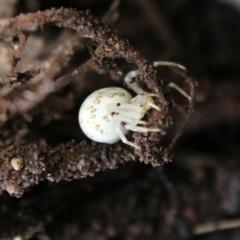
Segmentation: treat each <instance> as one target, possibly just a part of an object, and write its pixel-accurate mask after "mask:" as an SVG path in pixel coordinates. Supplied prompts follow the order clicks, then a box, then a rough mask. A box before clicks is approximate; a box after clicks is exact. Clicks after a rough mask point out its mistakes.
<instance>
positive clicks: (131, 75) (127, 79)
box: [124, 70, 143, 94]
mask: <svg viewBox="0 0 240 240" xmlns="http://www.w3.org/2000/svg"><path fill="white" fill-rule="evenodd" d="M138 75H139V70H135V71H131V72H129V73H128V74H127V75H126V76H125V78H124V81H125V83H126V84H127V85H128V86H129V87H130V88H131V89H132V90H133V91H134V92H135V93H137V94H139V93H142V92H143V90H142V89H141V88H140V87H139V86H138V85H137V83H136V81H135V80H133V78H135V77H137V76H138Z"/></svg>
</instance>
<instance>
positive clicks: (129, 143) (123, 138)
mask: <svg viewBox="0 0 240 240" xmlns="http://www.w3.org/2000/svg"><path fill="white" fill-rule="evenodd" d="M119 126H120V123H118V124H117V128H116V132H117V134H118V136H119V138H120V139H121V140H122V142H123V143H125V144H127V145H130V146H132V147H135V148H136V149H137V150H140V148H139V147H138V146H137V145H136V144H134V143H132V142H130V141H128V140H127V138H126V137H125V136H124V134H123V133H122V131H121V129H120V128H119Z"/></svg>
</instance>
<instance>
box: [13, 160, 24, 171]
mask: <svg viewBox="0 0 240 240" xmlns="http://www.w3.org/2000/svg"><path fill="white" fill-rule="evenodd" d="M11 165H12V167H13V169H14V170H15V171H19V170H21V169H22V168H23V159H22V158H20V157H19V158H12V160H11Z"/></svg>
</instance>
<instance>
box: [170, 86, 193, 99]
mask: <svg viewBox="0 0 240 240" xmlns="http://www.w3.org/2000/svg"><path fill="white" fill-rule="evenodd" d="M168 86H169V87H171V88H174V89H176V90H177V91H178V92H180V93H181V94H182V95H183V96H184V97H186V98H187V99H188V100H189V101H191V97H190V96H189V95H188V94H187V93H186V92H185V91H184V90H183V89H182V88H180V87H179V86H178V85H177V84H175V83H173V82H170V83H169V84H168Z"/></svg>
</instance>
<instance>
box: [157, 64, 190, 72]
mask: <svg viewBox="0 0 240 240" xmlns="http://www.w3.org/2000/svg"><path fill="white" fill-rule="evenodd" d="M153 66H154V67H157V66H167V67H177V68H179V69H181V70H182V71H184V72H186V71H187V69H186V68H185V67H184V66H183V65H180V64H178V63H175V62H166V61H156V62H153Z"/></svg>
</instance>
